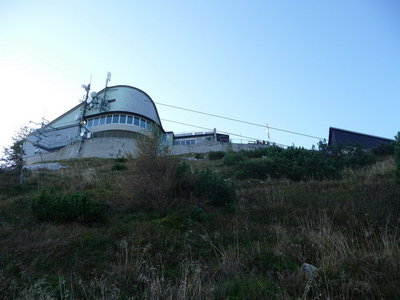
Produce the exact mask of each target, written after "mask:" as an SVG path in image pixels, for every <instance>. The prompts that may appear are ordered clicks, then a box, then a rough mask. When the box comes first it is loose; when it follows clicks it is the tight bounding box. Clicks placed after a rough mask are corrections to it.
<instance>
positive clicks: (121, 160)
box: [115, 157, 128, 163]
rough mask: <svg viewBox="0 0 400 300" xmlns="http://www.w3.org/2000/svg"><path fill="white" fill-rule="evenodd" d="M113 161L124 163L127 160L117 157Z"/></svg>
mask: <svg viewBox="0 0 400 300" xmlns="http://www.w3.org/2000/svg"><path fill="white" fill-rule="evenodd" d="M115 161H116V162H119V163H126V162H127V161H128V159H127V158H126V157H118V158H116V159H115Z"/></svg>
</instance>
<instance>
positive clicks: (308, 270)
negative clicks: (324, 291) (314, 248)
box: [300, 263, 318, 277]
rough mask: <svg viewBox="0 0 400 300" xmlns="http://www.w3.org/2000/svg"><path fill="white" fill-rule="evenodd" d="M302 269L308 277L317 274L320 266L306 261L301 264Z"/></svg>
mask: <svg viewBox="0 0 400 300" xmlns="http://www.w3.org/2000/svg"><path fill="white" fill-rule="evenodd" d="M300 270H301V272H302V273H303V274H304V275H305V276H306V277H313V276H315V275H316V273H317V271H318V268H317V267H316V266H313V265H310V264H307V263H304V264H302V265H301V267H300Z"/></svg>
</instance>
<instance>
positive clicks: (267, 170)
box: [235, 147, 338, 181]
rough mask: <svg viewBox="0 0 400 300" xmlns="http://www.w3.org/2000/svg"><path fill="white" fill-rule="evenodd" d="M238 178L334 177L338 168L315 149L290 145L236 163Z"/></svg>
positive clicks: (303, 178) (300, 178)
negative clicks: (283, 149)
mask: <svg viewBox="0 0 400 300" xmlns="http://www.w3.org/2000/svg"><path fill="white" fill-rule="evenodd" d="M235 175H236V177H237V178H239V179H249V178H257V179H265V178H268V177H269V178H274V179H280V178H287V179H291V180H294V181H299V180H310V179H318V180H320V179H323V178H335V177H337V176H338V169H337V168H336V167H335V165H334V164H333V162H332V160H331V159H329V158H328V157H325V156H323V155H321V154H320V153H319V152H317V151H309V150H306V149H302V148H293V147H290V148H288V149H286V150H285V151H282V152H280V154H279V155H275V156H267V157H265V158H264V159H258V160H246V161H242V162H240V163H238V164H237V165H236V172H235Z"/></svg>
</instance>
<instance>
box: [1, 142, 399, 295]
mask: <svg viewBox="0 0 400 300" xmlns="http://www.w3.org/2000/svg"><path fill="white" fill-rule="evenodd" d="M147 145H148V144H147ZM147 150H148V151H147ZM147 150H146V151H145V153H142V155H141V156H140V157H139V158H138V159H131V158H127V159H118V160H102V159H85V160H72V161H66V162H64V164H66V165H68V166H69V168H66V169H61V170H58V171H48V170H39V171H35V172H27V174H26V180H25V183H24V184H23V185H22V186H20V185H15V186H14V185H12V184H11V183H10V182H8V183H6V182H5V181H2V183H3V182H4V184H3V185H2V187H1V192H0V194H1V195H0V229H1V230H0V264H1V266H0V295H2V297H5V298H9V299H13V298H19V299H20V298H23V299H25V298H26V299H32V298H33V299H34V298H37V299H42V298H48V299H52V298H53V299H98V298H103V299H160V298H161V299H163V298H172V299H210V298H211V299H298V298H304V299H305V298H311V299H314V298H328V297H329V298H331V299H335V298H346V299H352V298H397V297H399V295H400V287H399V286H398V284H397V282H399V281H400V275H399V274H400V272H399V271H400V259H399V258H400V248H399V240H398V229H399V227H398V226H399V218H400V202H399V196H400V185H399V184H396V182H395V174H396V165H395V161H394V159H393V157H392V156H388V157H386V158H380V157H378V158H377V157H372V159H371V160H369V161H368V163H359V162H360V161H362V162H364V161H365V160H364V159H360V156H359V155H364V153H358V154H354V156H353V158H354V160H352V159H350V158H351V156H349V153H350V154H351V152H348V151H347V152H346V151H342V152H338V153H337V154H334V152H332V150H330V151H327V152H326V153H325V154H324V155H325V156H326V158H321V157H322V156H319V155H321V153H320V152H316V151H314V152H311V151H309V152H308V151H307V150H304V149H295V148H293V149H289V150H288V152H285V151H281V150H277V149H270V150H259V152H260V153H257V152H247V153H244V152H243V153H239V154H233V153H224V154H223V155H221V154H219V155H215V156H217V159H215V160H208V159H202V160H198V161H186V162H183V161H182V160H179V159H178V158H176V157H171V156H169V155H168V153H166V152H163V151H162V149H161V150H160V149H158V148H155V147H154V145H153V146H151V145H150V149H147ZM325 150H327V149H325ZM350 150H354V149H353V148H352V149H350ZM263 151H276V152H277V153H278V154H274V155H275V156H273V155H272V154H271V153H267V152H265V153H264V152H263ZM261 152H262V153H261ZM280 152H284V153H282V154H279V153H280ZM316 153H317V154H316ZM354 153H356V152H355V151H354ZM213 155H214V154H211V156H213ZM334 155H336V158H332V157H333V156H334ZM366 155H369V157H371V156H370V154H366ZM223 156H224V157H225V158H222V157H223ZM272 156H273V157H274V159H272ZM229 157H237V158H234V159H232V160H231V162H229V159H231V158H229ZM285 157H287V158H288V159H287V160H285ZM295 157H296V158H295ZM312 157H317V158H318V159H319V160H320V159H327V161H326V162H328V161H331V162H332V163H331V165H330V166H329V164H327V163H326V162H324V163H321V164H320V165H319V166H320V168H325V167H326V166H327V165H328V166H329V168H332V166H334V167H335V168H336V169H335V172H334V173H332V174H334V175H332V176H331V175H329V176H325V175H324V176H320V175H316V174H313V175H307V174H308V173H307V172H310V168H311V165H312V164H307V163H305V161H307V160H308V159H312ZM328 159H330V160H328ZM342 159H343V160H342ZM339 160H340V161H339ZM375 160H376V161H377V162H374V161H375ZM265 161H269V163H270V164H271V166H274V163H275V164H278V162H279V163H284V164H288V165H287V168H288V169H293V168H295V167H296V166H297V167H298V168H297V169H296V170H297V171H296V173H293V170H287V172H292V173H282V172H284V169H281V170H282V171H280V172H279V173H276V174H279V176H276V177H275V176H274V175H273V174H274V173H273V172H266V171H265V170H264V171H263V172H264V173H262V176H259V173H251V172H249V173H247V174H250V175H247V176H243V175H241V173H240V172H239V171H240V170H241V168H242V169H243V170H244V169H245V168H246V166H245V164H255V165H257V164H265ZM355 162H356V163H355ZM373 162H374V163H373ZM353 163H354V164H353ZM264 167H265V166H264ZM254 168H258V166H257V167H254ZM265 168H266V167H265ZM261 170H263V169H262V168H261ZM304 170H305V171H304ZM303 171H304V172H303ZM2 172H5V171H4V170H3V171H2ZM260 172H261V171H260ZM302 172H303V173H302ZM324 172H325V171H324ZM4 174H5V173H3V174H0V176H1V175H4ZM287 174H300V175H296V176H293V177H289V176H287ZM324 174H331V173H324ZM2 178H7V176H5V177H2ZM43 199H44V200H45V201H43ZM51 199H54V200H56V201H55V202H56V203H58V202H60V203H61V206H60V207H63V208H64V209H59V210H58V213H59V214H60V215H62V216H64V215H67V216H70V215H72V216H73V217H71V218H69V217H68V218H64V219H62V218H61V217H57V216H56V217H54V214H55V212H54V210H55V211H56V212H57V208H56V209H55V208H54V206H53V205H55V204H54V203H53V202H51V201H48V200H51ZM77 199H81V200H82V199H83V201H78V200H77ZM40 201H42V202H40ZM66 202H67V203H70V205H69V207H67V208H66V207H65V206H64V205H65V203H66ZM89 202H90V204H87V203H89ZM82 203H86V205H93V207H96V208H99V207H102V208H104V210H99V211H101V217H100V215H99V217H98V218H96V219H94V220H93V219H92V218H89V220H90V221H87V220H88V219H87V218H86V219H85V217H84V216H85V213H86V214H87V213H88V212H90V211H91V210H90V209H87V206H82V207H81V205H82ZM35 205H39V206H38V207H37V208H35ZM46 205H48V206H46ZM46 207H48V210H51V211H52V218H40V217H39V216H38V215H37V211H36V209H39V211H43V212H46ZM94 211H96V210H94ZM67 212H69V213H67ZM45 215H46V214H45ZM303 263H310V264H312V265H314V266H316V267H317V268H318V271H317V273H316V274H315V276H311V277H307V276H305V275H304V274H302V272H301V271H300V267H301V265H302V264H303Z"/></svg>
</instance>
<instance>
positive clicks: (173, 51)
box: [0, 0, 400, 147]
mask: <svg viewBox="0 0 400 300" xmlns="http://www.w3.org/2000/svg"><path fill="white" fill-rule="evenodd" d="M108 71H110V72H111V73H112V79H111V82H110V84H111V85H118V84H123V85H132V86H135V87H137V88H140V89H142V90H144V91H145V92H146V93H148V94H149V95H150V96H151V97H152V99H153V100H154V101H156V102H161V103H166V104H171V105H175V106H182V107H185V108H190V109H195V110H200V111H205V112H208V113H213V114H220V115H224V116H227V117H231V118H237V119H242V120H245V121H250V122H254V123H258V124H266V123H268V124H269V126H271V127H277V128H283V129H287V130H291V131H297V132H302V133H306V134H310V135H314V136H319V137H325V138H327V137H328V129H329V126H333V127H339V128H344V129H348V130H353V131H358V132H363V133H368V134H372V135H377V136H382V137H388V138H392V137H393V136H394V135H395V134H396V132H397V131H398V130H400V126H399V120H400V102H399V100H400V1H397V0H381V1H377V0H374V1H372V0H362V1H361V0H360V1H357V0H352V1H348V0H347V1H338V0H336V1H272V0H271V1H267V0H265V1H228V0H224V1H222V0H220V1H217V0H214V1H194V0H192V1H189V0H188V1H82V0H80V1H75V0H73V1H40V0H37V1H29V0H25V1H18V0H12V1H11V0H2V1H1V2H0V88H1V94H2V95H1V104H2V108H1V111H2V112H3V113H2V117H1V118H0V126H1V128H2V130H1V132H0V146H6V145H8V144H9V143H10V141H11V136H12V135H13V134H14V132H15V130H16V129H17V128H18V127H20V126H21V125H24V124H26V123H27V122H29V121H30V120H33V121H40V119H41V118H42V117H43V116H45V117H46V119H48V120H52V119H54V118H56V117H57V116H59V115H60V114H62V113H63V112H65V111H66V110H68V109H70V108H72V107H73V106H75V105H76V104H78V100H79V99H80V98H81V97H82V95H83V92H84V91H83V90H82V89H81V88H80V85H81V84H84V83H85V84H86V83H88V81H89V79H90V76H91V75H93V80H92V87H93V90H95V91H98V90H100V89H102V88H103V87H104V83H105V78H106V74H107V72H108ZM158 110H159V114H160V117H161V118H162V119H169V120H175V121H178V122H183V123H189V124H194V125H198V126H202V127H207V128H214V127H216V128H217V130H221V131H227V132H231V133H236V134H242V135H243V136H249V137H254V138H258V139H261V140H267V135H266V130H265V129H263V128H259V127H254V126H250V125H244V124H240V123H235V122H230V121H226V120H220V119H215V118H211V117H206V116H204V115H198V114H193V113H189V112H184V111H180V110H176V109H172V108H167V107H164V106H158ZM163 126H164V129H166V130H172V131H174V132H176V133H179V132H191V131H201V130H199V129H196V128H191V127H187V126H183V125H178V124H174V123H170V122H166V121H165V122H163ZM270 137H271V140H272V141H274V142H277V143H281V144H286V145H291V144H293V143H294V144H295V145H297V146H305V147H310V146H311V145H312V144H316V143H317V142H318V140H314V139H309V138H304V137H299V136H296V135H292V134H286V133H282V132H279V131H274V130H270ZM232 138H233V139H234V141H235V142H240V140H241V139H240V137H234V136H232ZM242 141H243V142H247V139H245V138H243V139H242Z"/></svg>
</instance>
